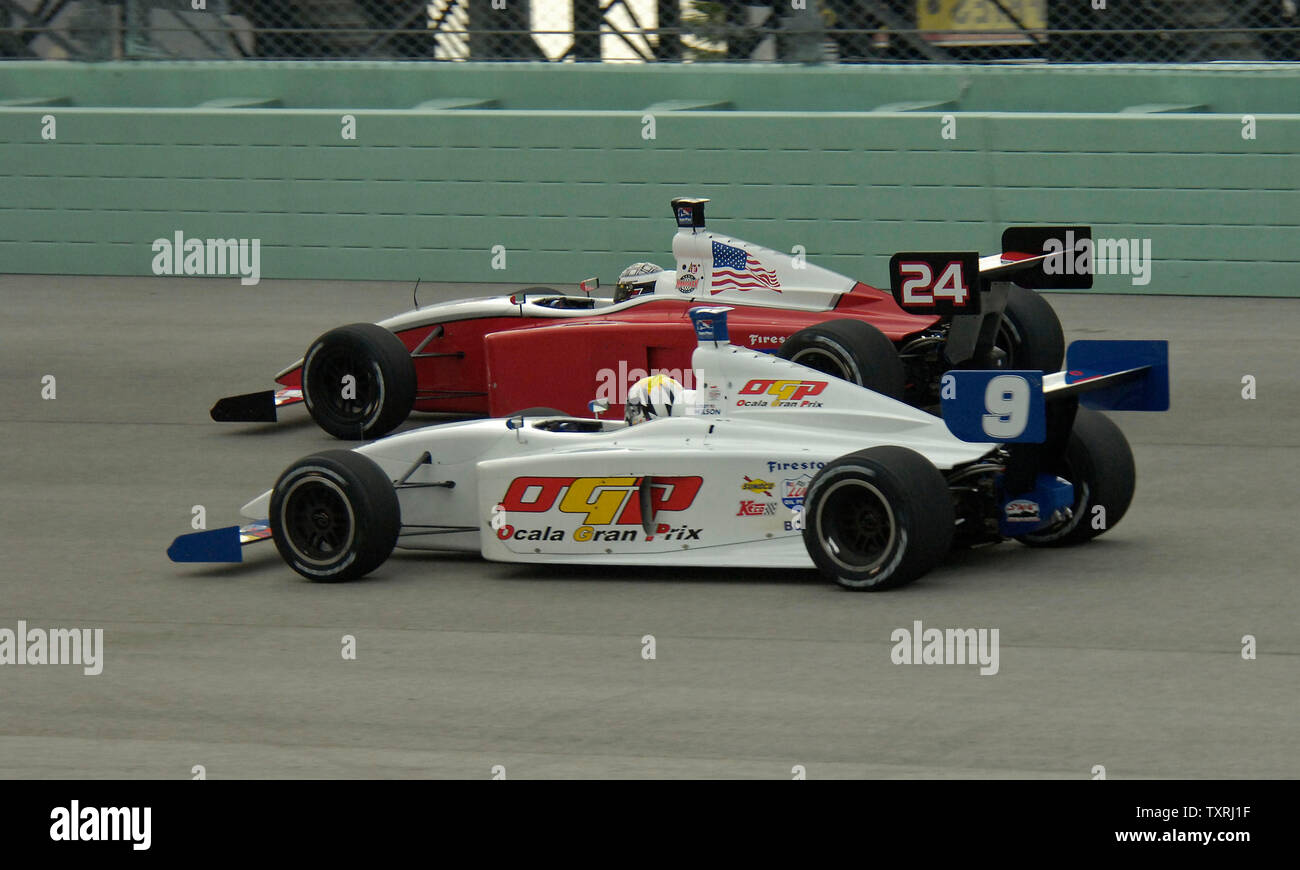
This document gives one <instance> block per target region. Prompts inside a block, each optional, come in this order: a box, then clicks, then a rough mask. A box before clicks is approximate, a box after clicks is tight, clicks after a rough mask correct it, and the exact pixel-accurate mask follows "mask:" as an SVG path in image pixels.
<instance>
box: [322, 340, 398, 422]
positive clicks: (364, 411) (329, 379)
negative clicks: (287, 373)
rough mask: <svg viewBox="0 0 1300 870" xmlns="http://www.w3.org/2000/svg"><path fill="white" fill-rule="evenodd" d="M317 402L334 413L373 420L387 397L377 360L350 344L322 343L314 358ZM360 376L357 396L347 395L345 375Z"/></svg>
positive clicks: (344, 418)
mask: <svg viewBox="0 0 1300 870" xmlns="http://www.w3.org/2000/svg"><path fill="white" fill-rule="evenodd" d="M311 375H312V376H311V394H312V400H313V403H315V404H317V405H321V406H324V409H325V411H326V413H328V414H329V415H330V416H332V417H334V418H336V419H340V420H349V421H362V420H369V419H370V418H371V417H372V416H373V415H374V414H375V412H376V410H377V409H378V408H379V406H380V404H381V403H382V401H383V381H382V379H381V378H380V377H379V374H378V372H377V371H376V370H375V367H374V365H373V363H372V362H371V361H370V360H369V359H367V358H366V357H364V356H360V355H358V354H356V353H354V352H353V351H352V350H351V349H349V348H347V347H338V346H336V347H322V348H321V349H320V350H318V351H317V352H316V355H315V358H314V359H313V360H312V373H311ZM348 375H351V376H352V377H354V378H355V379H356V393H355V396H356V397H355V398H351V399H349V398H344V396H343V379H344V378H345V377H347V376H348Z"/></svg>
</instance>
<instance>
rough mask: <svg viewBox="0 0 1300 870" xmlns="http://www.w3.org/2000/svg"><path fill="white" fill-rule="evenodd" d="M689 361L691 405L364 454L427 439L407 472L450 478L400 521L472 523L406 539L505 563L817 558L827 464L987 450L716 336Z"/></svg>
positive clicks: (532, 421) (497, 422) (927, 419)
mask: <svg viewBox="0 0 1300 870" xmlns="http://www.w3.org/2000/svg"><path fill="white" fill-rule="evenodd" d="M693 366H694V368H695V369H697V370H699V371H701V372H702V375H703V380H702V386H701V387H700V388H699V390H698V391H697V394H696V399H697V403H696V406H695V408H693V409H692V410H693V413H692V414H691V415H690V416H681V417H669V418H663V419H658V420H654V421H651V422H648V423H643V424H641V425H639V426H634V427H627V426H625V425H624V424H623V423H622V422H621V421H618V422H613V421H609V422H603V423H600V424H599V427H600V429H601V431H596V432H564V431H548V430H547V429H546V428H544V427H546V426H547V425H548V424H549V425H554V424H555V422H556V421H560V420H570V419H573V418H529V419H528V420H527V421H526V423H525V425H524V426H523V427H522V428H517V429H511V428H509V427H508V426H507V421H506V420H502V419H491V420H477V421H471V422H466V423H456V424H449V425H448V424H444V425H439V426H431V427H427V428H422V429H416V430H413V431H410V432H405V433H402V434H399V435H394V436H391V437H388V438H384V439H381V440H379V441H376V442H374V443H373V444H368V445H366V446H364V447H359V448H357V452H359V453H364V454H365V455H366V456H369V457H370V458H371V459H373V460H374V461H375V462H377V463H378V464H379V465H380V466H381V467H382V468H383V470H384V471H385V472H386V473H387V474H388V476H389V477H390V478H392V479H394V480H397V479H399V478H401V477H402V476H403V475H404V474H406V473H407V471H408V470H409V469H410V468H411V467H412V465H413V464H414V463H416V462H417V461H418V460H419V458H420V457H421V455H422V454H423V453H424V452H425V451H428V452H429V454H430V455H431V457H432V461H431V462H430V463H428V464H425V465H421V466H419V467H418V469H417V470H416V471H415V473H414V474H413V475H411V476H410V478H409V479H408V482H410V483H432V482H435V481H454V482H455V486H454V488H413V489H399V490H398V496H399V500H400V503H401V510H402V522H403V524H404V525H408V526H428V525H443V526H457V527H471V528H473V529H475V531H472V532H468V531H466V532H456V533H452V534H439V535H425V536H409V537H402V538H399V540H398V546H400V547H404V548H410V549H456V550H470V551H479V552H481V553H482V554H483V555H484V556H485V557H486V558H488V559H495V560H500V561H511V562H562V563H586V562H591V563H607V564H677V565H715V566H720V565H726V566H734V567H800V568H804V567H807V568H811V567H812V566H813V563H812V560H811V558H810V557H809V556H808V554H807V552H806V550H805V548H804V545H803V540H802V536H801V533H800V531H799V528H798V524H797V522H796V511H795V508H796V507H798V506H801V504H802V492H801V487H806V485H807V482H808V481H809V480H810V479H811V477H812V475H813V474H815V473H816V471H817V469H818V468H820V467H821V466H822V465H823V464H825V463H827V462H830V461H831V460H833V459H836V458H838V457H840V456H843V455H845V454H847V453H852V452H854V451H857V450H862V449H864V448H868V447H874V446H879V445H887V444H896V445H903V446H906V447H910V448H912V449H914V450H916V451H917V452H919V453H921V454H922V455H924V456H925V457H927V458H928V459H929V460H930V461H931V462H933V463H934V464H935V466H937V467H938V468H940V469H949V468H952V467H953V466H954V465H957V464H960V463H965V462H970V461H973V460H976V459H979V458H980V457H982V456H984V455H985V454H986V453H987V452H988V451H989V449H990V448H991V445H988V444H970V443H966V442H963V441H960V440H958V439H957V438H956V437H954V436H953V435H952V434H951V433H949V431H948V429H947V428H946V427H945V425H944V423H943V421H942V420H941V419H939V418H938V417H934V416H931V415H930V414H927V413H925V412H923V411H919V410H917V409H915V408H912V407H910V406H909V405H906V404H904V403H902V402H898V401H895V400H893V399H890V398H887V397H885V396H882V395H879V394H877V393H873V392H871V391H869V390H866V389H864V388H862V387H858V386H855V385H853V384H850V383H848V382H846V381H840V380H836V379H834V378H829V377H827V376H825V375H822V374H821V373H819V372H815V371H813V370H811V369H808V368H805V367H803V366H800V365H798V364H796V363H792V362H788V361H786V360H781V359H777V358H776V357H774V356H770V355H766V354H761V353H757V352H754V351H750V350H745V349H743V348H736V347H733V346H731V345H729V344H726V343H718V344H715V343H713V342H707V343H703V344H701V345H700V346H698V347H697V348H696V350H695V352H694V356H693ZM783 397H784V398H783ZM578 422H579V423H582V424H585V425H586V426H588V427H595V426H596V425H597V423H596V421H594V420H586V421H578ZM521 478H537V479H538V480H536V481H532V482H530V481H522V482H521V481H520V479H521ZM644 478H653V479H654V481H655V482H656V483H655V485H653V486H651V492H652V493H653V497H654V498H656V499H657V503H658V504H659V505H660V509H659V510H658V511H657V512H656V513H655V516H654V519H653V531H654V534H647V533H646V531H645V530H644V529H643V527H642V524H641V522H640V516H639V515H640V503H639V492H640V486H641V485H642V480H643V479H644ZM695 478H698V482H697V481H696V480H695ZM666 479H667V480H666ZM697 486H698V491H696V492H695V493H694V495H693V497H691V496H692V490H694V489H696V487H697ZM512 487H513V490H512ZM512 492H513V496H514V497H513V498H507V496H508V495H510V494H511V493H512ZM269 501H270V493H269V492H268V493H266V494H264V495H262V496H261V497H260V498H258V499H256V500H254V501H252V502H250V503H249V504H248V505H246V506H245V507H244V509H243V512H244V514H245V515H247V516H251V517H255V518H263V517H266V516H267V515H268V506H269ZM507 502H508V504H506V503H507ZM755 505H757V507H755ZM498 506H501V507H498ZM620 520H622V522H620Z"/></svg>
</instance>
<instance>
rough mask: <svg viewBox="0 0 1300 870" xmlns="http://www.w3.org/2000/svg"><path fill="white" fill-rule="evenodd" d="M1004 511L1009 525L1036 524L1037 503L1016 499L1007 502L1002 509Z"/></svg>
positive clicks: (1025, 499)
mask: <svg viewBox="0 0 1300 870" xmlns="http://www.w3.org/2000/svg"><path fill="white" fill-rule="evenodd" d="M1003 510H1005V511H1006V515H1007V522H1009V523H1036V522H1038V502H1036V501H1030V500H1029V499H1027V498H1017V499H1013V500H1011V501H1009V502H1007V506H1006V507H1005V508H1004V509H1003Z"/></svg>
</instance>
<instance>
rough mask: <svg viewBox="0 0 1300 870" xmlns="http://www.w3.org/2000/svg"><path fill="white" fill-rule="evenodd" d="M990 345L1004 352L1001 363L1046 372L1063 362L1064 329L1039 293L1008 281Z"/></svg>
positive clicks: (1051, 370)
mask: <svg viewBox="0 0 1300 870" xmlns="http://www.w3.org/2000/svg"><path fill="white" fill-rule="evenodd" d="M994 345H995V346H996V347H998V348H999V349H1001V350H1002V351H1003V352H1004V353H1005V354H1006V360H1005V361H1004V362H1003V367H1004V368H1008V369H1024V370H1034V369H1037V370H1039V371H1043V372H1048V373H1049V374H1050V373H1051V372H1056V371H1060V370H1061V366H1062V364H1063V363H1064V362H1065V333H1064V332H1063V331H1062V330H1061V321H1060V319H1059V318H1058V317H1057V316H1056V312H1055V311H1054V310H1053V309H1052V306H1051V305H1050V304H1048V302H1047V300H1046V299H1044V298H1043V296H1042V294H1040V293H1037V292H1035V291H1033V290H1027V289H1025V288H1024V287H1021V286H1019V285H1017V284H1012V285H1011V292H1010V294H1009V295H1008V296H1007V304H1006V308H1004V309H1003V310H1002V321H1001V323H999V324H998V334H997V338H996V339H994Z"/></svg>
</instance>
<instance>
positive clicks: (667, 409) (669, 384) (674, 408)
mask: <svg viewBox="0 0 1300 870" xmlns="http://www.w3.org/2000/svg"><path fill="white" fill-rule="evenodd" d="M685 414H686V390H685V388H684V387H682V385H681V384H679V383H678V382H677V381H676V380H674V379H673V378H670V377H668V376H667V375H650V376H649V377H645V378H642V379H641V380H639V381H637V382H636V383H635V384H634V385H633V386H632V389H631V390H629V391H628V394H627V407H626V409H625V410H624V412H623V418H624V419H625V420H627V425H629V426H635V425H636V424H638V423H645V422H647V421H649V420H654V419H656V418H658V417H682V416H685Z"/></svg>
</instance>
